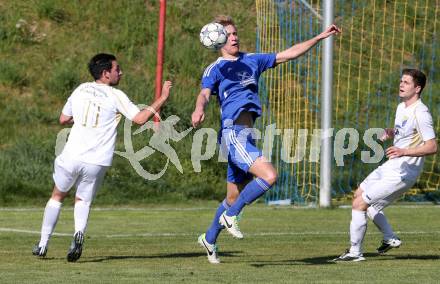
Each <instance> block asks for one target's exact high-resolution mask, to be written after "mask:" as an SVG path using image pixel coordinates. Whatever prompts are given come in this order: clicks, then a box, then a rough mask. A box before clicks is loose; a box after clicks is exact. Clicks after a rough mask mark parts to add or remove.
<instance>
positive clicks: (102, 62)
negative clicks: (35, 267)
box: [32, 53, 172, 262]
mask: <svg viewBox="0 0 440 284" xmlns="http://www.w3.org/2000/svg"><path fill="white" fill-rule="evenodd" d="M88 67H89V71H90V74H91V75H92V76H93V78H94V82H88V83H83V84H81V85H80V86H78V87H77V88H76V89H75V91H74V92H73V93H72V94H71V96H70V97H69V99H68V100H67V103H66V104H65V106H64V108H63V110H62V112H61V115H60V119H59V120H60V123H61V124H62V125H65V124H70V123H73V126H72V129H71V131H70V135H69V138H68V140H67V143H66V145H65V147H64V149H63V151H62V153H61V154H60V155H59V156H58V157H57V158H56V159H55V162H54V173H53V180H54V183H55V186H54V188H53V191H52V196H51V198H50V199H49V201H48V202H47V205H46V208H45V210H44V216H43V224H42V228H41V238H40V241H39V242H38V243H37V244H36V245H35V247H34V249H33V251H32V253H33V254H34V255H36V256H41V257H44V256H46V253H47V247H48V242H49V238H50V236H51V235H52V233H53V231H54V229H55V225H56V223H57V220H58V216H59V214H60V211H61V205H62V202H63V200H64V198H65V197H66V196H67V194H68V192H69V190H70V189H71V188H72V187H73V186H75V187H76V194H75V207H74V221H75V233H74V235H73V241H72V243H71V246H70V248H69V251H68V253H67V260H68V261H70V262H74V261H77V260H78V259H79V258H80V256H81V253H82V247H83V242H84V233H85V230H86V227H87V220H88V217H89V212H90V205H91V203H92V201H93V199H94V196H95V195H96V193H97V191H98V188H99V186H100V185H101V183H102V180H103V178H104V174H105V172H106V170H107V169H108V167H109V166H110V165H111V163H112V159H113V152H114V149H115V144H116V127H117V125H118V123H119V120H120V119H121V114H122V115H124V116H125V117H126V118H128V119H130V120H132V121H133V122H134V123H136V124H139V125H142V124H144V123H146V122H147V121H148V120H149V119H150V118H151V117H152V116H153V115H154V113H155V111H157V110H158V109H159V108H160V107H161V106H162V105H163V104H164V103H165V101H166V100H167V99H168V96H169V93H170V88H171V86H172V84H171V82H170V81H166V82H165V83H164V85H163V88H162V94H161V97H160V98H159V99H158V100H156V101H155V102H154V103H153V104H152V105H151V106H150V107H149V108H146V109H144V110H142V111H141V110H139V108H138V107H137V106H136V105H134V104H133V103H132V102H131V101H130V99H129V98H128V97H127V95H126V94H125V93H124V92H122V91H121V90H118V89H116V88H115V86H117V85H118V83H119V80H120V79H121V76H122V71H121V69H120V66H119V64H118V62H117V60H116V57H115V56H113V55H111V54H104V53H100V54H97V55H95V56H94V57H93V58H92V59H91V60H90V62H89V65H88Z"/></svg>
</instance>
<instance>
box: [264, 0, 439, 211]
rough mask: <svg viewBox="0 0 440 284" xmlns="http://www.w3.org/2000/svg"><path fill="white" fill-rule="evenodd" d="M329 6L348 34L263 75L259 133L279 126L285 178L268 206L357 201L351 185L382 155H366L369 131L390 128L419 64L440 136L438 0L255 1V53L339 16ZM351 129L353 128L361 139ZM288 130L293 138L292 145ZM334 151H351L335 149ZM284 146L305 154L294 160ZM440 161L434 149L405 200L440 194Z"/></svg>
mask: <svg viewBox="0 0 440 284" xmlns="http://www.w3.org/2000/svg"><path fill="white" fill-rule="evenodd" d="M330 4H332V5H331V7H333V14H334V21H335V23H336V24H337V25H338V26H339V27H341V28H342V34H340V35H338V36H337V37H333V39H329V40H325V41H323V42H321V43H320V44H318V45H317V46H316V47H314V48H313V49H312V50H310V51H309V52H308V53H306V54H305V55H303V56H301V57H300V58H298V59H296V60H293V61H291V62H288V63H284V64H282V65H280V66H278V67H277V68H274V69H271V70H268V71H266V72H265V73H264V74H263V76H262V78H261V79H260V82H259V84H260V92H261V95H262V105H263V116H262V119H261V120H260V122H259V124H260V126H261V130H264V127H265V126H267V125H273V124H275V125H276V128H277V131H280V130H281V133H280V135H276V136H275V137H276V139H275V140H274V141H273V145H274V146H273V150H272V156H271V160H272V162H273V164H274V165H275V166H276V168H277V169H278V173H279V178H278V181H277V184H276V185H275V187H274V188H273V189H272V190H271V191H269V192H268V193H267V194H266V201H267V202H268V203H274V204H291V203H296V204H304V205H311V204H314V205H317V206H318V205H321V206H322V207H327V206H330V204H331V203H338V202H346V201H347V200H348V199H351V194H352V192H353V190H354V189H356V188H357V186H358V185H359V183H360V182H361V181H362V180H363V179H364V178H365V177H366V175H367V174H368V173H369V172H371V171H372V170H373V169H374V168H376V167H377V166H378V165H380V163H382V162H383V161H384V159H385V158H383V159H382V160H381V161H378V162H374V163H366V162H363V161H362V157H363V156H365V155H366V154H365V153H367V154H368V153H370V155H372V154H374V153H373V151H372V149H370V148H369V147H367V145H366V143H364V140H363V136H364V135H365V133H366V132H367V131H368V130H369V129H372V128H386V127H393V124H394V120H393V119H394V113H395V110H396V107H397V104H398V103H399V98H398V84H399V78H400V75H401V71H402V69H403V68H407V67H412V68H419V69H421V70H422V71H424V73H425V74H426V75H427V77H428V83H427V87H426V88H425V90H424V91H423V94H422V100H423V102H424V103H425V104H426V105H428V107H429V108H430V111H431V113H432V115H433V118H434V125H435V128H436V133H439V130H440V107H439V105H440V97H439V96H438V93H439V92H440V78H439V74H438V70H440V60H438V56H439V55H440V44H439V41H438V38H439V30H440V20H439V19H440V0H414V1H409V0H393V1H388V0H368V1H367V0H350V1H346V0H333V1H329V0H256V10H257V41H256V45H257V51H258V52H274V51H275V52H276V51H281V50H283V49H286V48H288V47H290V46H292V45H294V44H295V43H299V42H302V41H304V40H307V39H309V38H311V37H313V36H315V35H316V34H318V33H320V32H321V31H322V30H323V28H325V27H326V26H327V25H329V24H330V23H331V22H333V20H332V18H333V17H328V19H327V20H325V18H326V13H328V12H329V9H328V8H326V6H327V5H330ZM319 15H321V16H319ZM321 17H322V19H321ZM326 21H327V22H326ZM331 41H333V43H331V44H329V45H327V43H330V42H331ZM329 48H332V49H333V55H332V56H329V57H327V54H328V52H327V51H324V50H327V49H329ZM328 61H329V62H330V63H328ZM326 62H327V63H326ZM329 64H330V65H329ZM331 64H333V71H331V69H332V68H331V67H330V68H329V66H331ZM327 69H330V71H329V72H328V73H327V71H326V70H327ZM327 78H330V79H327ZM324 90H326V91H325V95H324V94H323V93H322V92H324ZM331 90H332V91H333V95H332V96H330V95H328V93H329V92H330V91H331ZM329 109H330V112H329ZM329 121H330V124H329ZM328 128H330V129H332V132H331V133H321V134H327V135H326V137H327V136H331V138H330V139H329V140H327V141H326V140H324V141H320V142H323V143H320V146H321V148H320V149H319V150H320V151H321V154H322V155H323V156H321V158H318V159H316V155H315V154H316V149H314V148H313V145H314V143H315V146H316V141H317V140H316V135H317V132H316V130H319V129H320V130H324V129H328ZM287 129H288V130H289V131H288V132H287V131H285V130H287ZM347 129H353V130H355V132H356V133H355V134H357V137H355V136H353V135H352V136H350V133H348V132H347V131H346V130H347ZM288 133H290V134H291V133H294V135H291V136H292V137H290V138H289V139H290V140H291V141H290V142H291V143H290V144H289V147H290V148H289V149H287V150H286V149H285V148H286V143H285V142H286V141H288V140H289V139H286V137H287V134H288ZM304 141H306V143H305V144H304V143H303V142H304ZM332 142H333V145H332V144H331V143H332ZM336 142H338V144H337V145H335V144H336ZM355 142H356V145H354V146H355V147H353V148H350V147H351V146H352V145H350V144H351V143H355ZM302 144H304V145H302ZM337 147H345V148H344V149H343V150H344V151H336V152H335V149H337ZM351 150H352V151H351ZM286 151H287V152H289V153H292V155H291V156H295V155H294V154H295V153H302V152H305V155H303V158H302V159H300V160H295V159H291V160H290V161H289V160H286V159H285V156H286V154H285V153H286ZM328 153H331V154H330V155H328ZM326 157H329V160H326ZM438 160H439V158H438V155H434V156H430V157H428V158H426V160H425V167H424V172H423V173H422V175H421V176H420V178H419V179H418V181H417V183H416V184H415V186H414V188H413V189H412V190H410V191H409V193H408V194H406V195H405V197H404V198H405V199H408V200H430V198H434V197H435V196H436V195H438V196H440V194H438V193H436V189H437V188H438V187H439V186H440V166H439V165H440V164H439V163H438ZM292 161H293V162H292ZM330 201H331V202H330Z"/></svg>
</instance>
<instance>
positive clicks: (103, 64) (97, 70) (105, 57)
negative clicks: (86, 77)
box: [89, 53, 116, 80]
mask: <svg viewBox="0 0 440 284" xmlns="http://www.w3.org/2000/svg"><path fill="white" fill-rule="evenodd" d="M115 60H116V57H115V56H114V55H112V54H106V53H99V54H96V55H95V56H93V57H92V59H90V61H89V72H90V74H91V75H92V77H93V78H94V79H95V80H98V79H100V78H101V75H102V72H104V71H110V70H111V69H112V62H113V61H115Z"/></svg>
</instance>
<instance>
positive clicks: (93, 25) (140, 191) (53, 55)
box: [0, 0, 256, 204]
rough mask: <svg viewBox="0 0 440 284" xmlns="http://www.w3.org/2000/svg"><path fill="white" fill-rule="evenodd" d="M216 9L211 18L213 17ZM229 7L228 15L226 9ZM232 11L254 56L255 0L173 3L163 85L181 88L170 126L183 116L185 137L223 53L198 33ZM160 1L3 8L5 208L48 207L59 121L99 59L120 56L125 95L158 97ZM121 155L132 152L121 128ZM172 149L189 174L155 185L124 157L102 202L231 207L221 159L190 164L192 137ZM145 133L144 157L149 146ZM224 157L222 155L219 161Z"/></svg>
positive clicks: (152, 167)
mask: <svg viewBox="0 0 440 284" xmlns="http://www.w3.org/2000/svg"><path fill="white" fill-rule="evenodd" d="M206 7H209V11H210V12H208V13H207V12H206V11H207V10H206ZM225 7H229V8H230V9H229V8H228V9H229V10H228V11H227V12H226V11H225ZM225 13H230V14H231V16H232V17H235V18H236V21H237V25H238V26H239V27H240V30H241V34H240V35H241V42H242V46H243V48H244V49H245V50H249V51H253V49H254V41H255V40H254V39H255V16H256V15H255V7H254V1H251V0H246V1H240V3H236V1H226V2H224V1H222V2H219V1H214V2H213V1H207V0H203V1H195V2H194V1H189V0H179V1H168V3H167V22H166V37H165V40H166V47H165V64H164V79H171V80H172V81H173V83H174V87H173V89H172V95H171V99H170V102H169V103H168V104H167V105H166V106H164V107H163V109H162V111H161V116H162V118H163V119H165V118H166V117H168V116H170V115H177V116H179V117H180V118H181V120H180V121H179V123H178V124H177V125H176V128H177V129H178V131H183V130H185V129H187V128H189V127H191V113H192V111H193V108H194V103H195V98H196V96H197V94H198V92H199V90H200V86H199V84H200V78H201V75H202V72H203V70H204V68H205V67H206V66H207V65H209V64H210V63H211V62H212V61H214V60H215V59H216V57H217V54H216V53H214V52H210V51H208V50H206V49H204V48H203V47H202V46H201V44H200V43H199V40H198V33H199V29H200V28H201V27H202V26H203V25H204V24H206V23H207V22H209V21H211V20H212V19H213V18H214V16H215V15H216V14H225ZM158 14H159V2H158V1H142V0H133V1H66V0H63V1H56V0H41V1H4V2H2V3H1V4H0V40H1V41H2V44H1V45H0V51H1V53H2V60H1V62H0V107H1V109H2V111H1V112H0V120H1V122H2V123H1V124H0V135H1V140H0V178H1V181H0V194H1V198H0V204H10V203H17V202H19V203H27V204H33V203H35V201H37V200H39V201H43V200H46V199H47V198H48V196H49V194H50V191H51V189H52V186H53V181H52V168H53V160H54V158H55V156H54V145H55V140H56V135H57V133H58V132H59V131H60V130H61V129H62V127H61V126H57V120H58V116H59V113H60V111H61V109H62V107H63V105H64V103H65V101H66V99H67V97H68V96H69V95H70V93H71V92H72V90H73V89H74V88H75V87H76V86H77V85H78V84H80V83H81V82H85V81H91V80H92V78H91V77H90V75H89V74H88V70H87V62H88V60H89V59H90V58H91V57H92V56H93V55H94V54H96V53H98V52H108V53H113V54H115V55H116V56H117V58H118V61H119V63H120V64H121V67H122V70H123V73H124V75H123V79H122V80H121V82H120V86H119V88H120V89H121V90H123V91H124V92H125V93H127V95H128V96H129V97H130V98H131V99H132V100H133V101H134V102H135V103H142V104H150V103H151V102H152V101H153V99H154V90H155V64H156V53H157V52H156V48H157V28H158ZM218 118H219V111H218V107H217V103H216V102H215V100H213V103H211V105H210V106H209V108H208V110H207V118H206V121H205V124H204V127H213V128H214V129H217V128H218ZM118 131H119V138H118V146H117V149H118V150H120V151H123V150H124V145H123V138H122V134H123V129H122V127H120V128H119V130H118ZM193 133H194V132H191V133H190V134H189V135H188V136H187V137H185V138H184V139H183V140H181V141H179V142H175V143H173V148H174V149H175V150H176V152H177V153H178V155H179V158H180V161H181V163H182V167H183V173H180V172H179V171H178V170H177V169H176V168H175V166H174V165H172V164H170V166H169V169H168V170H167V172H166V174H165V175H164V176H163V177H162V178H160V179H158V180H155V181H147V180H145V179H143V178H142V177H141V176H139V174H138V173H136V172H135V170H134V169H133V167H132V166H131V165H130V163H129V161H128V160H127V159H125V158H122V157H120V156H117V155H115V159H114V164H113V166H112V167H111V168H110V170H109V171H108V173H107V176H106V178H105V180H104V184H103V187H102V189H101V192H100V193H99V195H98V198H97V202H98V203H99V202H102V203H106V204H124V203H129V202H148V203H151V202H156V201H158V200H161V201H163V200H175V201H178V200H187V199H218V200H220V199H222V198H224V193H225V165H224V163H223V164H222V163H218V162H217V161H216V159H212V160H210V161H206V162H202V172H201V173H195V172H194V170H193V168H192V164H191V160H190V158H191V153H190V151H191V145H192V134H193ZM150 136H151V133H147V134H145V135H141V138H140V139H138V141H137V142H135V144H136V147H137V148H136V149H141V148H142V147H144V146H146V145H148V141H149V138H150ZM215 157H217V156H215ZM165 162H166V158H165V157H164V155H162V154H158V153H157V154H155V155H153V156H151V157H149V158H147V159H145V160H143V161H141V164H142V166H143V167H144V168H145V169H146V170H149V171H150V172H155V171H158V170H160V169H162V168H163V166H164V164H165Z"/></svg>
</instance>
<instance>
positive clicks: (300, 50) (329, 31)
mask: <svg viewBox="0 0 440 284" xmlns="http://www.w3.org/2000/svg"><path fill="white" fill-rule="evenodd" d="M340 32H341V30H340V29H339V28H338V27H337V26H336V25H331V26H329V27H328V28H326V29H325V30H324V31H323V32H322V33H320V34H319V35H317V36H315V37H313V38H311V39H309V40H307V41H304V42H301V43H298V44H295V45H294V46H292V47H290V48H288V49H286V50H284V51H281V52H279V53H277V55H276V63H277V64H280V63H284V62H287V61H289V60H292V59H295V58H298V57H299V56H301V55H303V54H304V53H306V52H307V51H308V50H309V49H311V48H312V47H313V46H315V45H316V44H317V43H318V42H319V41H321V40H322V39H325V38H327V37H329V36H331V35H334V34H338V33H340Z"/></svg>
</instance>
